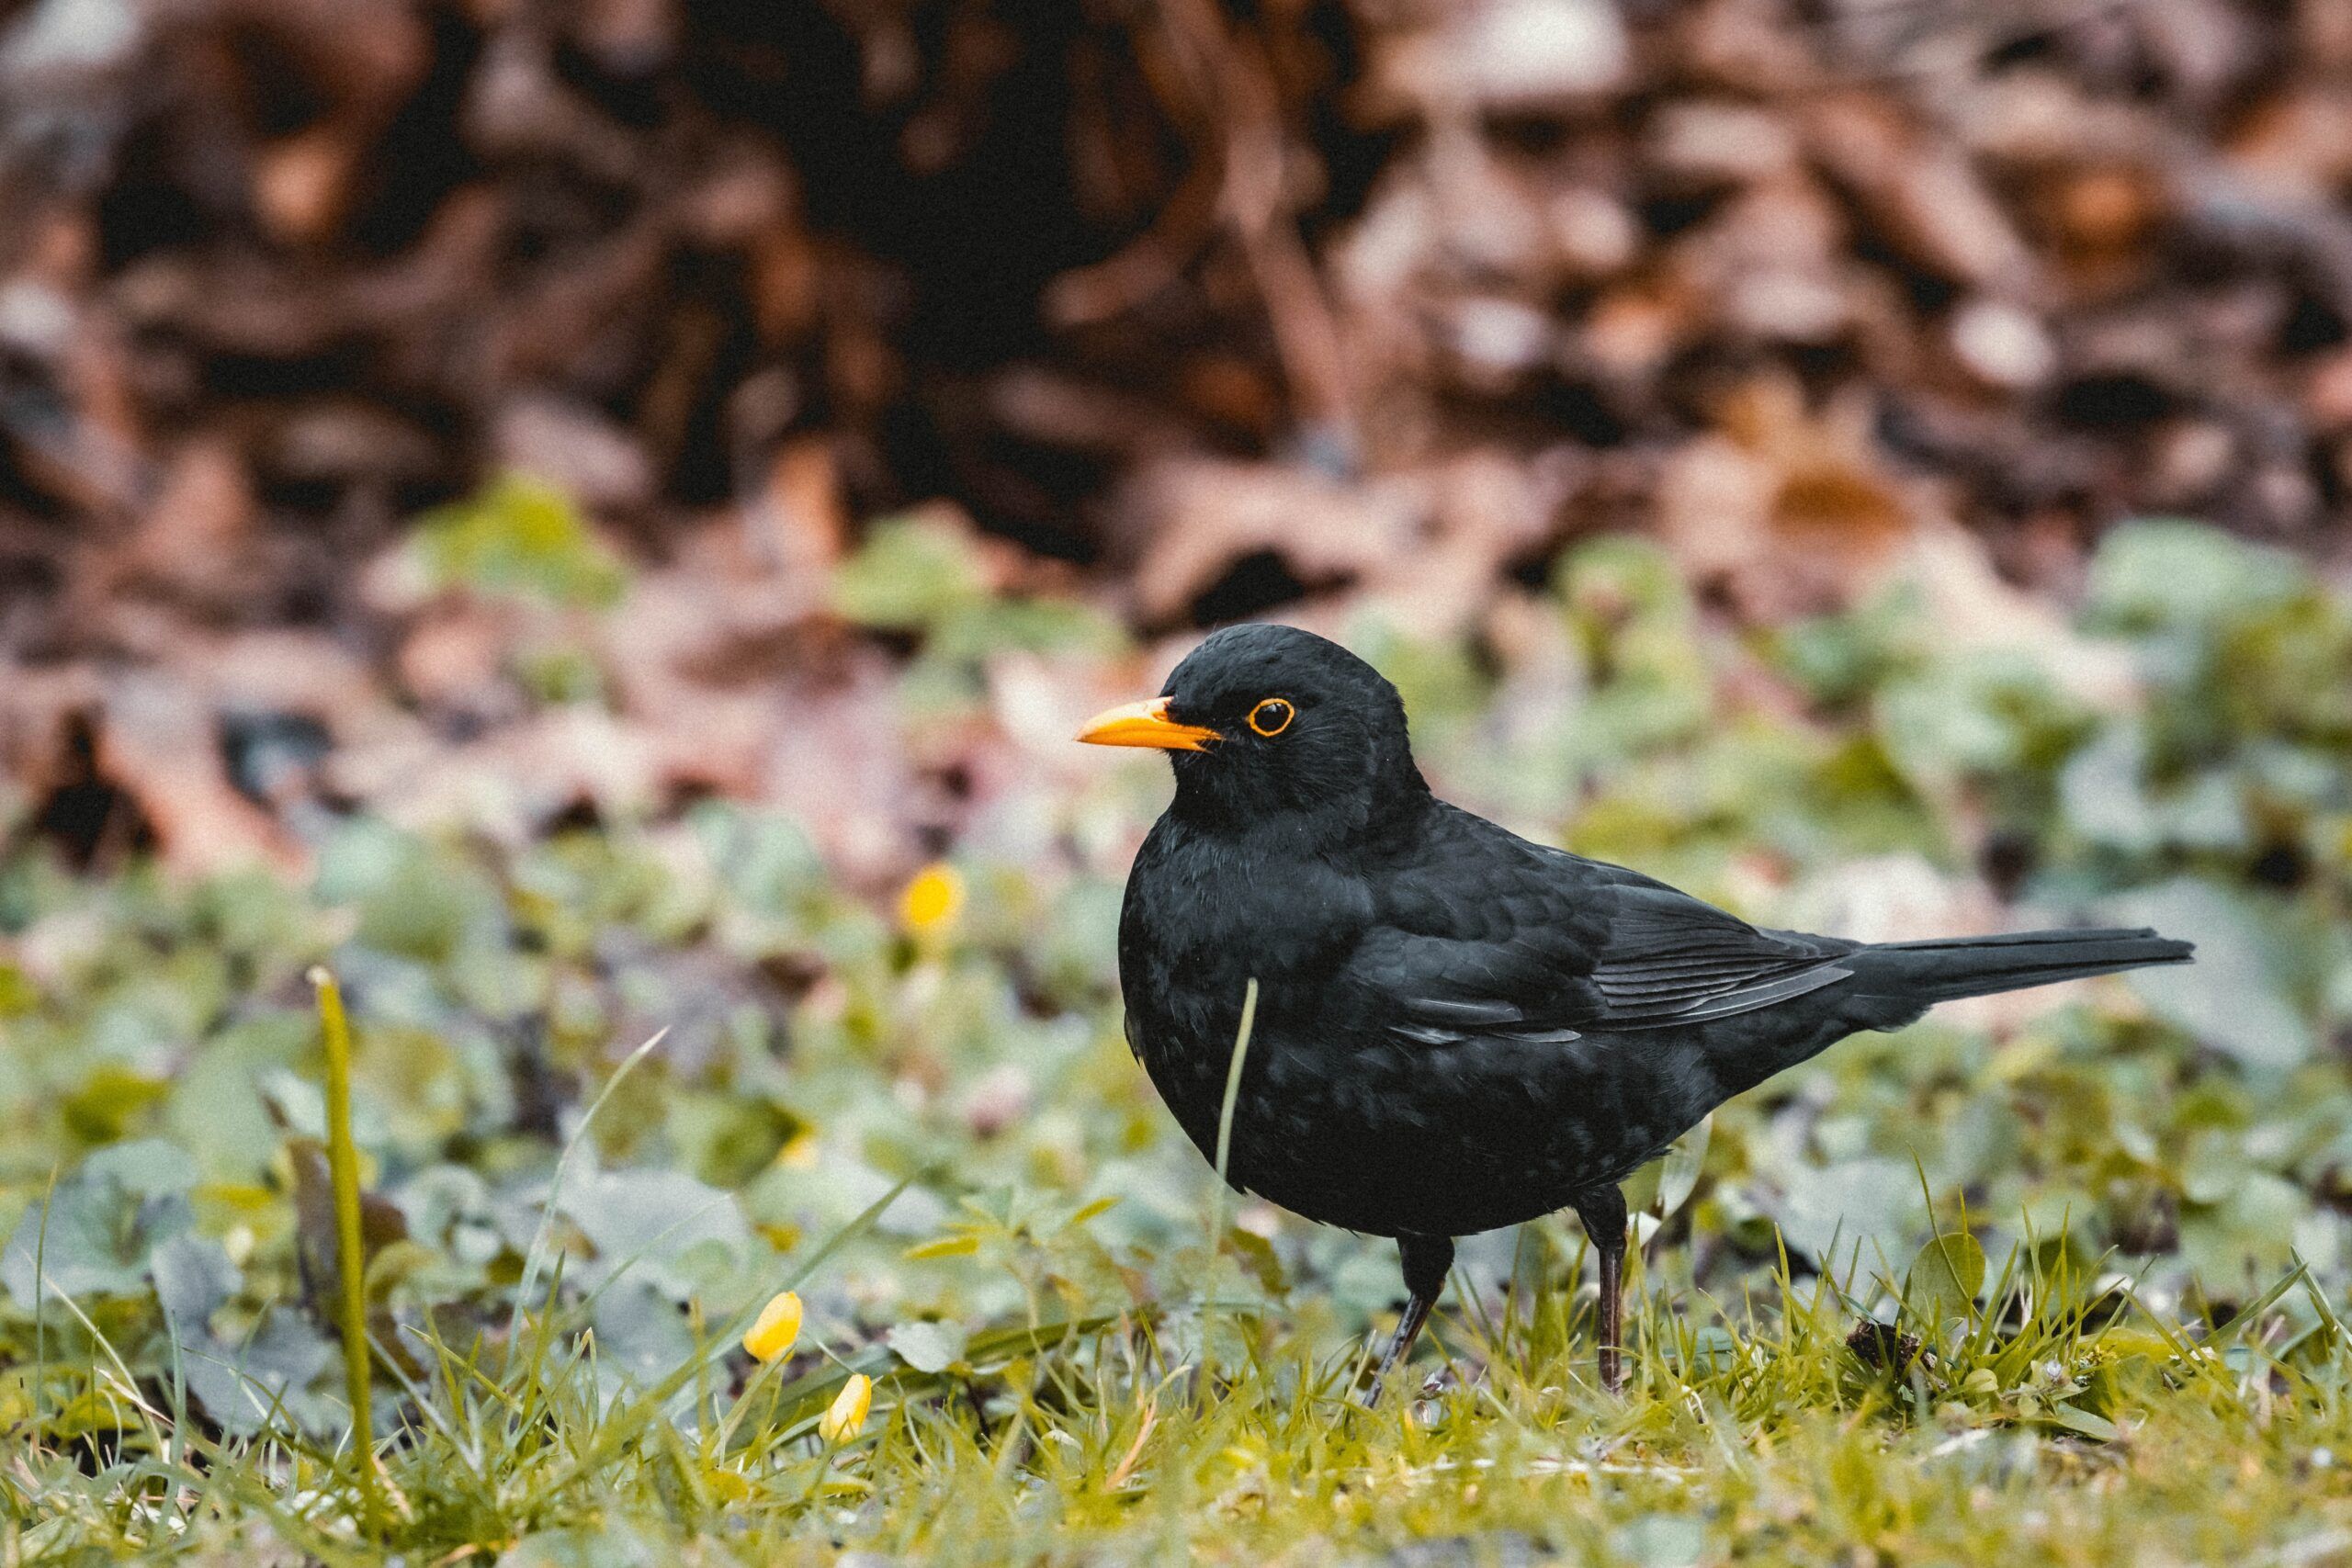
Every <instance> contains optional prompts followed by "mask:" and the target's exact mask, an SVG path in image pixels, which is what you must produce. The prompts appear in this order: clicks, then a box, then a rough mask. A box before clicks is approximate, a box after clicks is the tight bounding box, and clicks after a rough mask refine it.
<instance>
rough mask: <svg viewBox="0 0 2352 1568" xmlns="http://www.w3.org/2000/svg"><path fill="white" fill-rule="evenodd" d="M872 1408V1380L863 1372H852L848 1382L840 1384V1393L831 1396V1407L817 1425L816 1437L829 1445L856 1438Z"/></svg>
mask: <svg viewBox="0 0 2352 1568" xmlns="http://www.w3.org/2000/svg"><path fill="white" fill-rule="evenodd" d="M873 1407H874V1380H873V1379H872V1378H870V1377H867V1376H866V1375H865V1373H864V1372H852V1373H851V1374H850V1379H849V1382H845V1383H843V1384H842V1391H841V1393H837V1394H835V1395H834V1396H833V1407H832V1408H831V1409H830V1410H828V1411H826V1412H825V1418H824V1419H823V1420H821V1421H820V1422H818V1423H817V1432H818V1435H819V1436H820V1437H821V1438H824V1439H825V1441H827V1442H829V1443H838V1442H840V1441H841V1440H842V1438H854V1437H855V1436H857V1430H858V1428H859V1427H863V1426H865V1413H866V1412H867V1411H868V1410H870V1409H872V1408H873Z"/></svg>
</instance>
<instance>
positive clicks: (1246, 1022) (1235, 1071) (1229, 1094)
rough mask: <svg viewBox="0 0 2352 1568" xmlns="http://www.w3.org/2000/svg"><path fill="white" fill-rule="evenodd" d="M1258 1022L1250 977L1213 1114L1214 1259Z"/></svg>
mask: <svg viewBox="0 0 2352 1568" xmlns="http://www.w3.org/2000/svg"><path fill="white" fill-rule="evenodd" d="M1257 1023H1258V980H1257V977H1256V976H1250V984H1249V985H1248V987H1245V988H1244V989H1243V991H1242V993H1241V1027H1240V1028H1238V1029H1237V1030H1235V1031H1234V1032H1233V1059H1232V1060H1231V1061H1230V1062H1228V1063H1227V1066H1226V1069H1225V1103H1224V1104H1223V1105H1221V1106H1219V1107H1218V1108H1217V1113H1216V1194H1215V1195H1214V1196H1213V1197H1212V1198H1211V1199H1210V1207H1209V1256H1210V1257H1211V1258H1215V1257H1216V1252H1217V1248H1218V1247H1220V1246H1221V1245H1222V1244H1223V1242H1224V1240H1225V1195H1226V1193H1227V1191H1228V1190H1231V1183H1230V1181H1229V1180H1228V1179H1227V1177H1226V1171H1227V1168H1228V1166H1229V1162H1230V1161H1231V1159H1232V1157H1233V1104H1234V1101H1235V1100H1238V1099H1240V1098H1241V1065H1242V1064H1243V1063H1244V1062H1246V1061H1248V1060H1249V1059H1250V1032H1251V1031H1252V1030H1254V1029H1255V1028H1256V1027H1257Z"/></svg>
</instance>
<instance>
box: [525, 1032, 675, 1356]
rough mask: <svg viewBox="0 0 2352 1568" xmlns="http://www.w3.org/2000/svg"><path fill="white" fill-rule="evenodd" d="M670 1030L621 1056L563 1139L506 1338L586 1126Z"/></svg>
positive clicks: (527, 1291) (535, 1267)
mask: <svg viewBox="0 0 2352 1568" xmlns="http://www.w3.org/2000/svg"><path fill="white" fill-rule="evenodd" d="M669 1034H670V1031H669V1030H668V1029H667V1028H666V1027H665V1028H662V1029H657V1030H655V1031H654V1032H653V1037H652V1038H651V1039H650V1040H648V1041H647V1042H646V1043H644V1044H642V1045H639V1047H638V1048H637V1049H636V1050H634V1051H631V1052H630V1053H629V1054H628V1055H627V1056H626V1057H624V1058H623V1059H622V1061H621V1065H620V1066H617V1067H616V1068H614V1069H613V1076H612V1077H609V1078H606V1079H605V1087H604V1088H603V1089H599V1090H597V1091H596V1098H595V1099H594V1100H591V1101H589V1104H588V1111H587V1114H586V1115H584V1116H582V1117H581V1118H580V1125H579V1126H577V1127H575V1128H573V1129H572V1130H571V1137H570V1138H568V1139H566V1140H565V1141H564V1145H563V1152H562V1153H561V1154H560V1155H558V1156H556V1160H555V1174H554V1175H553V1176H552V1177H550V1178H549V1179H548V1196H547V1204H546V1206H545V1207H544V1208H543V1209H541V1210H540V1212H539V1228H538V1230H537V1232H535V1233H534V1234H533V1235H532V1236H531V1249H530V1250H529V1251H528V1252H526V1253H525V1254H524V1255H523V1278H522V1280H521V1281H520V1282H519V1283H518V1284H516V1286H515V1309H514V1311H513V1312H512V1313H510V1314H508V1315H507V1319H506V1337H507V1338H508V1339H510V1340H511V1339H513V1338H514V1337H515V1325H516V1324H518V1323H520V1322H521V1321H522V1319H523V1309H524V1308H525V1307H526V1306H528V1305H529V1304H530V1301H531V1287H532V1286H533V1285H534V1284H536V1283H537V1281H538V1277H539V1259H540V1258H542V1257H543V1256H545V1254H546V1250H547V1244H548V1232H549V1231H550V1230H552V1229H553V1228H554V1225H555V1207H556V1199H557V1198H558V1196H560V1194H561V1192H562V1191H563V1178H564V1174H565V1173H566V1172H567V1171H569V1170H570V1169H571V1156H573V1155H574V1154H575V1153H577V1152H578V1151H579V1148H580V1144H581V1140H582V1139H583V1138H585V1137H587V1135H588V1129H589V1128H590V1127H591V1126H593V1125H594V1123H595V1121H596V1112H598V1111H602V1110H603V1109H604V1108H605V1101H606V1100H610V1099H611V1098H612V1097H613V1091H614V1090H615V1089H618V1088H620V1086H621V1080H622V1079H623V1078H626V1077H628V1075H629V1074H630V1073H631V1072H632V1071H633V1070H635V1068H636V1066H637V1065H638V1064H639V1062H642V1061H643V1060H645V1058H646V1057H647V1056H648V1055H650V1054H651V1052H652V1050H653V1048H654V1047H655V1046H657V1045H659V1044H661V1043H662V1041H663V1040H665V1039H667V1038H669Z"/></svg>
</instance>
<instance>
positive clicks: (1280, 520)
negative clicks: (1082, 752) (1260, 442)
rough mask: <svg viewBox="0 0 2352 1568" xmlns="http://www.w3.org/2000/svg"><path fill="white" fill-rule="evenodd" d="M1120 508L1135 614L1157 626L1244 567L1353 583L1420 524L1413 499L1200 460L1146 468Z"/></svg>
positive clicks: (1263, 467) (1298, 473)
mask: <svg viewBox="0 0 2352 1568" xmlns="http://www.w3.org/2000/svg"><path fill="white" fill-rule="evenodd" d="M1117 510H1118V513H1119V514H1120V516H1121V518H1122V525H1123V527H1124V529H1125V533H1126V534H1127V536H1128V537H1130V538H1134V539H1136V540H1140V541H1142V542H1143V552H1142V555H1141V558H1139V559H1138V560H1137V561H1136V570H1135V575H1134V579H1133V581H1134V591H1135V596H1136V607H1137V609H1138V610H1139V611H1140V612H1141V614H1142V615H1143V617H1144V619H1145V620H1147V621H1148V622H1151V623H1153V624H1155V625H1160V626H1168V625H1172V624H1178V623H1181V622H1182V621H1183V620H1185V619H1186V618H1187V617H1188V616H1189V615H1191V614H1192V612H1193V608H1194V606H1195V604H1196V603H1197V602H1198V601H1199V600H1200V599H1201V597H1202V595H1204V593H1206V592H1208V591H1209V590H1210V589H1212V588H1214V587H1215V586H1216V584H1217V582H1218V581H1220V580H1221V579H1223V578H1224V577H1225V576H1226V575H1227V573H1228V572H1231V571H1233V570H1235V569H1236V568H1237V566H1240V565H1243V564H1244V563H1259V562H1266V563H1271V565H1270V570H1272V568H1276V567H1278V569H1279V571H1280V572H1281V573H1283V574H1287V576H1288V578H1289V579H1291V580H1292V581H1296V582H1300V583H1307V584H1320V585H1323V586H1327V587H1329V586H1334V585H1339V584H1343V583H1349V582H1353V581H1358V580H1360V579H1363V578H1364V577H1365V576H1367V575H1369V574H1371V573H1372V572H1374V571H1375V570H1378V569H1379V568H1381V567H1383V566H1385V565H1387V564H1389V563H1391V562H1394V561H1396V560H1398V559H1400V558H1403V557H1404V556H1405V555H1406V554H1407V553H1408V551H1410V550H1411V549H1412V547H1413V546H1414V544H1415V542H1416V540H1417V538H1418V537H1419V531H1420V525H1421V517H1420V515H1419V508H1418V507H1416V506H1415V505H1414V504H1413V501H1412V498H1411V497H1409V496H1408V495H1405V494H1403V493H1401V492H1399V491H1397V490H1395V489H1382V488H1377V487H1372V486H1361V485H1350V484H1346V483H1343V482H1342V481H1340V480H1338V479H1329V478H1326V477H1324V476H1323V475H1320V474H1317V473H1316V472H1314V471H1312V470H1310V469H1306V468H1293V467H1285V466H1279V465H1276V464H1272V463H1238V462H1232V461H1228V460H1227V459H1223V458H1216V457H1170V458H1161V459H1156V460H1152V461H1149V462H1147V463H1145V464H1144V465H1143V466H1142V468H1140V469H1139V470H1138V472H1137V473H1136V476H1135V478H1134V479H1133V480H1132V481H1130V484H1129V486H1128V488H1127V490H1126V491H1125V493H1124V494H1123V495H1122V496H1121V498H1120V500H1119V502H1118V503H1117Z"/></svg>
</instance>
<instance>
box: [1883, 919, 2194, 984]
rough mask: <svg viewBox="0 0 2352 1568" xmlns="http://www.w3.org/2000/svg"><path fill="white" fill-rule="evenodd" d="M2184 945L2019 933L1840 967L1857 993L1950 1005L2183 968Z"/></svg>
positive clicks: (1887, 951) (1899, 949) (1913, 948)
mask: <svg viewBox="0 0 2352 1568" xmlns="http://www.w3.org/2000/svg"><path fill="white" fill-rule="evenodd" d="M2195 951H2196V950H2195V948H2193V947H2192V946H2191V945H2190V944H2189V943H2188V942H2174V941H2172V940H2171V939H2169V938H2166V937H2160V936H2158V935H2157V934H2156V933H2155V932H2154V931H2149V930H2146V929H2144V928H2143V929H2142V930H2139V931H2122V930H2114V931H2018V932H2015V933H2014V934H2011V935H2008V936H1971V937H1952V938H1950V939H1947V940H1941V941H1935V942H1879V943H1876V944H1874V945H1872V946H1870V947H1865V948H1862V949H1860V950H1859V951H1858V952H1855V953H1849V954H1847V955H1846V956H1845V957H1842V958H1840V959H1838V964H1839V965H1840V966H1841V967H1844V968H1848V969H1850V970H1852V971H1853V972H1854V979H1855V981H1856V984H1857V988H1858V989H1860V990H1863V991H1865V992H1867V993H1870V994H1872V995H1882V996H1886V997H1889V998H1901V999H1903V1000H1905V1001H1914V1000H1916V1001H1919V1002H1948V1001H1953V1000H1956V999H1958V998H1962V997H1987V996H1991V995H1992V994H1993V993H1994V992H1996V991H2021V990H2023V989H2025V988H2026V987H2029V986H2048V985H2052V984H2055V983H2056V982H2058V981H2060V980H2079V979H2082V978H2084V977H2085V976H2091V975H2112V974H2114V973H2116V972H2117V971H2118V970H2122V969H2141V968H2145V967H2146V966H2147V965H2149V964H2186V963H2188V959H2189V955H2190V954H2191V953H2194V952H2195Z"/></svg>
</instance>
